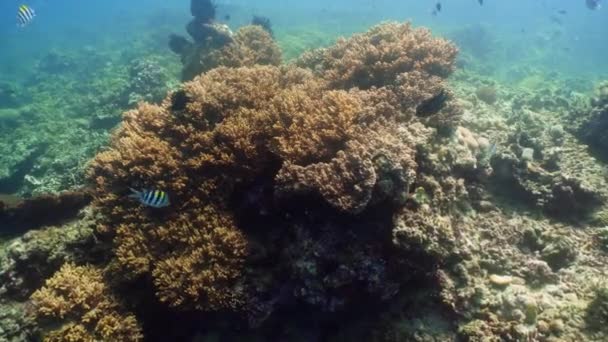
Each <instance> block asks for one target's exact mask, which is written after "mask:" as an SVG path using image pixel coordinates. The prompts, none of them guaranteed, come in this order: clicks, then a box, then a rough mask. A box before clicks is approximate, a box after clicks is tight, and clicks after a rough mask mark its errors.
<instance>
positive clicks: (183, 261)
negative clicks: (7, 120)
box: [89, 24, 460, 326]
mask: <svg viewBox="0 0 608 342" xmlns="http://www.w3.org/2000/svg"><path fill="white" fill-rule="evenodd" d="M242 30H243V31H242V32H243V35H244V37H246V36H247V34H248V33H247V32H253V34H254V35H257V34H258V33H256V31H258V32H263V31H261V30H262V29H261V28H259V27H246V28H244V29H242ZM240 39H241V38H239V37H238V34H237V38H235V41H236V42H238V41H239V40H240ZM244 39H245V40H248V39H247V38H244ZM265 44H266V45H270V46H272V42H271V41H267V42H266V43H265ZM403 44H405V46H406V47H407V48H405V49H404V48H403ZM377 46H379V47H381V48H380V49H378V48H377ZM385 47H386V49H389V50H390V53H389V52H387V53H386V54H384V52H382V53H380V54H379V55H378V56H377V58H378V60H379V61H385V62H386V63H384V64H383V65H386V67H385V68H384V69H382V70H380V69H378V70H374V75H373V76H372V78H371V79H359V78H357V77H356V76H355V75H358V74H359V73H360V71H353V70H350V69H348V68H346V65H349V64H350V63H355V64H361V62H360V61H359V62H357V59H359V60H362V58H364V57H363V55H364V54H365V53H366V52H365V51H367V50H375V49H376V51H385ZM229 48H230V45H228V49H229ZM257 50H259V49H257ZM334 50H335V51H340V54H342V55H344V56H345V57H343V58H340V57H339V56H338V54H334V53H332V51H334ZM455 53H456V49H455V48H454V47H453V46H451V45H449V44H448V43H446V42H444V41H443V40H440V39H436V38H432V37H431V36H430V34H429V33H428V31H426V30H419V29H413V28H411V26H410V25H409V24H385V25H380V26H378V27H374V28H373V29H372V30H371V31H370V32H369V33H367V34H363V35H358V36H355V37H353V38H350V39H348V40H343V41H341V42H340V43H338V45H337V46H336V47H333V48H329V49H328V50H327V51H325V52H317V53H313V54H315V55H316V56H317V57H316V58H317V59H316V60H317V61H318V63H319V65H322V66H316V67H315V66H314V65H310V67H313V70H312V71H311V70H309V69H308V68H302V67H296V66H282V67H276V66H260V65H256V66H249V67H239V65H238V64H235V65H230V63H222V64H228V65H230V66H232V67H231V68H228V67H217V68H214V69H212V70H210V71H208V72H206V73H204V74H202V75H200V76H198V77H196V78H195V79H194V80H193V81H191V82H187V83H185V84H184V85H183V86H182V87H181V89H180V90H178V91H176V92H174V93H172V94H171V95H170V96H169V97H168V98H167V99H166V100H165V101H164V102H163V103H162V104H161V105H150V104H145V103H143V104H140V105H139V106H138V108H137V109H135V110H132V111H130V112H127V113H126V114H125V115H124V122H123V124H122V126H121V127H120V128H119V129H118V130H117V131H116V132H115V135H114V137H113V139H112V143H111V147H110V148H109V149H108V150H107V151H104V152H102V153H100V154H98V156H97V157H96V158H95V159H94V160H93V162H92V164H91V169H90V172H89V179H90V180H91V181H92V182H93V184H94V186H95V191H94V192H95V194H96V199H95V202H94V206H95V208H96V210H98V211H99V213H100V214H101V215H102V218H101V220H100V222H99V223H100V225H99V227H98V232H99V233H100V234H101V238H102V239H104V241H111V242H112V244H113V245H114V246H115V247H114V250H115V256H114V258H113V261H112V267H115V269H117V270H119V272H113V274H115V277H117V278H120V281H123V282H132V281H142V280H144V281H145V280H147V279H150V280H151V282H152V284H150V283H147V284H145V283H144V284H145V285H143V286H145V287H148V288H151V287H153V289H154V290H153V291H154V292H155V294H156V297H157V298H158V299H159V300H160V302H161V303H164V304H165V305H166V306H167V307H172V308H175V309H181V310H192V309H195V310H200V311H205V312H209V311H222V310H228V311H233V312H240V313H242V314H243V315H244V316H246V317H247V320H248V321H249V322H250V324H251V325H253V326H257V325H259V324H262V323H263V322H264V321H265V320H267V319H268V317H270V316H271V315H272V312H273V311H275V310H277V308H278V307H280V306H281V304H282V303H284V302H286V301H287V302H289V301H290V300H291V301H293V300H300V301H302V302H303V303H306V304H307V305H309V306H311V307H314V308H316V310H321V311H323V312H340V311H342V310H345V309H346V308H348V307H352V306H353V305H356V304H357V303H359V302H360V301H361V300H363V298H367V299H366V300H370V301H378V300H386V299H388V298H390V297H392V296H394V295H395V293H397V292H398V289H399V285H398V284H399V280H400V278H403V277H405V276H402V275H398V273H395V270H394V268H395V267H396V266H395V265H393V263H394V262H395V261H394V260H393V257H392V256H391V250H392V247H391V248H383V246H386V245H388V246H391V245H392V243H391V239H392V235H393V233H392V229H391V226H392V223H391V216H392V214H391V213H392V212H393V211H395V209H394V208H398V207H402V206H403V205H404V204H405V203H406V202H407V201H408V198H409V191H410V188H411V187H412V185H413V184H414V183H415V182H416V181H417V176H416V174H417V170H418V164H417V162H416V153H417V147H418V146H422V145H425V144H427V143H428V142H429V141H430V140H431V139H433V137H435V136H438V134H437V129H435V128H434V127H435V126H437V127H443V128H445V127H452V126H453V125H454V124H455V123H456V122H458V117H459V115H460V110H459V108H458V106H457V105H456V103H455V102H454V100H453V99H452V97H451V95H450V93H449V90H448V89H447V86H446V84H445V82H444V78H445V77H447V76H448V75H449V73H450V71H451V70H452V64H453V61H454V57H455ZM346 56H348V57H346ZM351 57H352V58H354V60H352V61H350V60H347V59H348V58H351ZM323 59H326V60H325V61H323ZM254 64H255V63H254ZM302 66H304V65H303V64H302ZM323 68H325V70H324V69H323ZM361 68H364V67H361ZM362 70H363V69H362ZM326 74H331V75H333V76H332V77H334V76H335V77H336V79H335V80H334V79H332V78H330V77H328V76H327V75H326ZM336 80H343V81H342V82H340V83H337V82H336ZM370 82H371V83H373V87H370V86H371V84H370ZM436 98H441V99H440V100H435V99H436ZM420 108H427V109H426V110H421V109H420ZM421 111H423V113H422V114H421ZM429 183H430V181H429ZM447 183H450V181H448V182H447ZM447 183H446V184H441V185H438V186H439V187H441V186H444V185H445V186H446V189H447V188H448V187H452V188H453V187H458V185H456V184H451V185H450V184H447ZM128 187H153V188H159V189H163V190H164V191H167V193H169V194H170V196H171V203H172V204H171V207H169V208H165V209H161V210H153V209H152V208H146V207H142V206H141V205H140V204H139V203H137V202H135V201H132V200H129V199H128V198H127V196H128V192H129V191H128ZM429 187H430V185H429ZM436 191H438V192H439V191H440V190H439V189H437V190H436ZM446 191H447V190H446ZM451 191H456V190H451ZM434 195H435V194H434ZM435 196H439V195H435ZM319 199H321V201H319ZM437 201H439V199H437ZM446 201H448V200H447V199H446ZM297 203H301V204H300V205H298V204H297ZM293 205H295V207H293V208H292V206H293ZM381 205H384V206H386V207H387V209H386V210H387V212H386V213H384V214H383V217H384V219H383V220H384V221H383V220H380V222H377V221H378V217H377V214H374V210H373V209H372V208H377V206H381ZM390 208H393V209H390ZM285 213H289V214H288V215H286V214H285ZM351 215H355V216H351ZM356 215H360V216H359V218H358V219H354V218H353V217H357V216H356ZM409 215H410V214H409V213H404V215H403V218H402V219H404V220H405V217H407V216H409ZM412 215H413V214H412ZM423 216H424V214H421V217H420V220H425V219H424V218H423ZM440 221H441V220H440ZM417 224H418V223H417V221H414V222H413V225H412V226H410V230H409V233H410V234H409V235H408V238H409V240H411V241H410V243H413V241H414V240H416V239H417V238H416V236H420V235H427V234H430V233H429V232H430V231H433V230H435V228H434V224H435V223H434V221H429V222H428V226H427V227H426V228H424V229H423V231H417V229H420V228H418V226H416V225H417ZM258 225H261V226H267V227H266V228H263V229H260V228H256V227H257V226H258ZM372 227H376V228H372ZM364 228H365V229H364ZM366 229H371V231H374V230H375V231H376V232H377V233H374V234H380V232H382V233H381V234H384V236H385V237H384V238H379V239H377V240H376V241H375V242H370V240H369V239H367V238H366V236H367V234H371V231H370V232H369V233H365V232H364V230H366ZM425 229H426V230H428V231H429V232H427V231H426V230H425ZM444 230H445V232H438V234H437V236H436V237H435V236H433V237H429V240H430V241H429V243H428V246H427V245H424V246H423V248H422V250H421V251H420V252H419V253H420V254H421V255H431V257H432V258H433V259H434V260H436V261H435V262H441V260H443V258H445V257H446V256H447V255H448V254H450V251H451V248H450V247H449V246H445V247H441V246H438V245H441V244H443V242H444V240H453V236H452V233H451V226H450V225H449V223H448V225H447V226H446V227H445V229H444ZM348 231H350V232H351V233H346V232H348ZM290 232H291V233H290ZM444 234H446V235H445V236H444ZM397 235H399V236H401V233H398V234H397ZM269 239H272V240H274V239H279V241H280V242H276V243H270V242H269V241H268V240H269ZM400 240H401V241H405V240H406V239H405V238H400ZM408 246H409V245H407V244H406V243H405V242H403V243H402V244H401V246H400V247H399V249H401V250H403V251H404V252H403V253H406V254H407V253H413V252H411V251H409V252H408V250H410V249H411V250H414V249H415V248H414V247H411V248H410V247H408ZM441 248H445V249H446V251H440V250H441ZM435 250H438V251H435ZM398 254H401V252H399V253H398ZM277 255H280V256H283V257H282V258H281V260H283V261H282V262H280V263H279V265H277V266H275V267H272V268H270V269H268V267H267V266H264V265H269V262H270V260H271V259H269V258H273V256H277ZM421 258H423V257H422V256H421ZM270 263H271V264H272V262H270ZM409 267H412V266H409ZM419 272H421V275H420V276H421V277H423V274H424V273H425V271H423V270H419ZM285 275H288V277H289V279H284V278H285ZM272 279H274V281H272ZM280 284H283V285H280ZM277 287H279V288H282V289H283V290H277ZM277 291H278V292H279V293H282V294H277ZM353 293H355V294H357V293H360V294H361V298H359V296H357V295H354V296H353ZM289 298H292V299H289Z"/></svg>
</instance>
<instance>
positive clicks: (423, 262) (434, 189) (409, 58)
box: [0, 1, 608, 342]
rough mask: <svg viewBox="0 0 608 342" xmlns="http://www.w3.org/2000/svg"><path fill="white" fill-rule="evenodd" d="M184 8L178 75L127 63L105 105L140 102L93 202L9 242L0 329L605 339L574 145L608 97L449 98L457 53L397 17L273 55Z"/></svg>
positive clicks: (600, 168)
mask: <svg viewBox="0 0 608 342" xmlns="http://www.w3.org/2000/svg"><path fill="white" fill-rule="evenodd" d="M191 10H192V15H193V17H194V18H193V20H192V22H191V23H190V24H189V25H188V27H187V31H188V32H189V34H190V35H191V37H192V40H193V41H192V42H191V41H189V40H188V39H186V38H183V37H178V36H174V37H173V38H172V40H171V43H170V44H171V47H172V49H173V50H174V51H175V52H178V53H179V54H180V55H181V56H182V57H183V58H184V57H187V58H189V57H194V58H193V59H192V60H193V61H194V62H193V64H191V65H192V68H191V70H186V69H187V68H188V63H189V62H188V61H186V63H185V65H186V69H184V70H183V71H184V72H185V73H188V75H187V78H194V79H193V80H191V81H188V82H185V83H184V84H182V85H181V86H179V87H177V88H176V89H175V90H174V91H171V92H170V93H169V94H168V96H167V97H166V98H165V99H164V100H163V101H159V99H158V97H157V96H158V94H159V93H160V87H162V83H163V82H159V83H154V82H155V81H156V79H158V78H162V77H163V75H165V74H164V72H161V71H160V69H159V68H157V67H158V66H159V65H161V64H159V63H153V61H147V60H145V59H143V60H139V61H137V62H134V63H133V64H132V65H131V67H129V66H125V67H124V68H123V70H124V71H125V74H126V75H127V74H128V71H129V70H131V71H133V73H132V75H130V76H128V77H125V78H124V79H122V81H121V82H122V83H121V86H120V87H115V88H114V89H113V90H111V91H108V92H106V93H103V94H102V96H101V97H102V98H105V97H106V95H107V97H108V98H111V97H112V96H114V95H120V96H123V95H125V94H127V93H126V92H123V91H119V90H124V89H130V88H131V86H133V89H139V90H134V91H133V93H136V94H139V95H142V96H141V97H140V96H134V97H133V98H137V102H138V104H137V107H136V108H135V109H132V110H130V111H128V112H126V113H125V114H124V115H123V122H122V124H121V125H120V127H118V129H117V130H115V131H114V133H113V135H112V137H111V140H110V145H109V146H108V148H106V149H104V150H102V151H101V152H100V153H98V154H97V156H96V157H95V159H94V160H93V161H92V162H91V163H90V168H89V171H88V173H87V179H88V181H89V182H90V183H91V185H92V187H93V189H92V193H93V195H94V196H95V198H94V201H93V205H92V206H91V207H90V208H88V209H87V210H85V211H84V212H83V216H81V217H79V220H78V221H77V222H71V223H68V224H66V225H64V226H62V227H42V228H41V229H40V230H36V231H32V232H29V233H27V234H26V235H25V236H24V237H23V238H21V239H17V240H14V241H12V242H10V243H8V244H7V247H6V248H4V251H5V253H4V254H3V256H2V257H1V258H0V260H1V262H0V270H1V271H0V284H1V287H0V289H1V290H0V302H1V304H0V311H1V310H4V309H3V308H6V310H7V312H8V314H4V313H3V314H0V327H2V328H3V329H4V330H5V331H0V339H2V338H5V337H6V338H7V339H8V338H22V339H25V338H30V336H34V335H36V334H38V333H40V334H43V335H44V336H45V338H46V339H48V340H66V339H73V340H78V339H84V340H141V339H143V338H144V335H145V337H146V338H152V339H155V340H167V341H173V340H200V339H209V340H227V341H234V340H256V341H257V340H259V341H277V340H311V341H321V340H328V341H331V340H337V341H351V340H362V341H403V340H407V341H433V340H435V341H458V340H463V341H558V340H564V341H593V342H595V341H597V342H599V341H605V340H606V336H608V332H606V331H605V329H604V328H603V326H602V325H601V324H602V322H604V321H605V320H606V315H605V312H606V310H605V308H606V305H605V303H606V291H605V284H603V283H602V284H599V285H598V284H597V280H598V279H605V277H606V274H605V273H606V271H605V270H606V265H607V264H608V253H606V249H607V248H608V247H607V243H606V241H608V238H607V236H608V234H607V233H606V228H605V226H606V222H607V221H606V219H605V217H606V212H608V207H607V199H608V187H607V186H606V185H607V183H608V180H607V179H606V177H605V175H606V174H605V169H604V168H605V165H602V164H601V162H598V160H597V159H595V158H594V155H596V154H597V152H596V151H594V150H593V149H588V148H587V147H586V146H585V145H584V144H582V142H581V141H585V140H581V139H580V136H578V137H577V135H578V132H579V131H578V130H579V128H580V127H581V126H580V125H583V124H585V123H586V122H587V120H589V118H595V116H593V115H588V114H589V113H597V112H596V110H597V108H600V107H602V106H603V104H604V103H605V101H603V100H601V99H602V98H605V96H604V95H602V94H604V93H605V89H604V88H602V87H600V90H598V93H597V94H596V99H594V100H593V101H592V102H591V103H584V102H587V101H586V99H585V98H584V97H583V96H579V95H576V94H573V93H572V92H570V91H569V89H572V87H571V86H565V85H564V86H562V85H560V84H558V83H557V81H556V83H555V84H549V85H547V86H546V87H544V86H543V85H542V82H536V81H534V82H533V83H534V85H535V88H534V89H514V88H510V87H507V86H504V85H502V84H500V83H499V82H498V81H496V80H488V79H485V78H482V77H479V76H478V75H475V74H474V71H473V72H471V71H468V70H467V71H466V72H458V73H457V74H456V77H454V78H452V79H450V83H449V87H448V83H447V78H448V76H450V75H451V74H452V71H453V70H454V67H455V65H456V61H455V58H456V48H455V47H454V46H453V45H452V44H451V43H449V42H447V41H445V40H443V39H439V38H435V37H432V36H431V35H430V33H429V32H428V31H427V30H424V29H415V28H413V27H412V26H411V25H410V24H397V23H387V24H382V25H379V26H376V27H373V28H372V29H371V30H370V31H368V32H366V33H362V34H357V35H355V36H353V37H352V38H343V39H340V40H339V41H338V42H337V43H336V44H335V45H332V46H329V47H327V48H324V49H319V50H314V51H311V52H308V53H306V54H304V56H302V57H300V58H299V59H298V60H296V61H295V63H293V64H291V65H280V53H279V52H278V49H277V48H276V44H275V42H274V41H273V40H272V37H271V35H270V34H268V33H267V32H265V31H264V30H263V28H261V27H260V26H246V27H244V28H241V29H240V30H239V31H238V32H236V33H235V34H232V33H230V32H229V31H228V30H227V27H225V26H221V25H220V24H218V23H216V22H214V20H213V18H214V16H215V8H214V7H213V5H212V4H211V2H209V1H193V2H192V7H191ZM280 35H281V33H280V32H277V36H279V37H280ZM50 62H53V61H52V60H49V68H48V69H49V72H52V70H54V69H60V68H61V63H60V62H61V61H60V59H59V60H56V61H55V62H57V63H58V64H59V65H57V66H53V63H50ZM66 63H67V64H68V65H74V63H73V61H71V60H67V61H66ZM261 64H266V65H261ZM57 75H59V74H57ZM140 76H141V77H140ZM129 79H130V80H131V81H130V80H129ZM530 82H532V81H530ZM490 84H491V86H488V85H490ZM148 85H153V87H152V88H147V86H148ZM490 88H491V89H490ZM140 90H141V91H140ZM113 94H114V95H113ZM128 94H131V92H129V93H128ZM148 95H152V96H148ZM126 97H128V96H126ZM140 100H150V101H153V102H156V103H155V104H150V103H147V102H140ZM100 101H101V102H106V101H105V100H103V99H101V100H100ZM101 107H102V108H103V109H102V110H101V111H102V112H104V111H106V109H107V108H108V107H104V106H101ZM592 108H593V109H592ZM116 109H117V108H113V109H112V110H108V113H110V112H113V111H115V110H116ZM574 113H585V115H583V116H581V117H580V118H574V116H575V114H574ZM101 114H103V113H101ZM589 122H590V121H589ZM594 122H596V121H594ZM596 123H597V122H596ZM100 127H101V126H100ZM30 146H31V145H30ZM55 148H57V147H56V146H55V147H51V151H54V150H53V149H55ZM26 159H27V158H26ZM35 159H36V160H38V158H35ZM16 163H18V162H16ZM33 164H35V163H33ZM36 169H37V168H36V167H34V166H30V167H24V168H23V170H25V171H23V172H21V173H19V179H23V182H31V183H36V182H37V174H36V173H35V172H34V171H35V170H36ZM7 174H8V173H7ZM9 177H10V176H9ZM15 179H17V178H15ZM26 179H27V180H26ZM5 184H8V182H5ZM129 188H135V189H159V190H163V191H166V192H167V194H168V195H169V197H170V202H171V205H170V206H168V207H165V208H153V207H147V206H145V205H142V204H141V203H139V202H138V201H136V200H133V199H132V198H129V194H130V190H129ZM0 197H1V198H6V199H11V197H9V196H0ZM7 203H8V201H7ZM13 206H14V204H11V208H8V206H5V208H8V209H5V210H14V208H12V207H13ZM546 215H549V216H550V217H551V220H549V219H548V218H546ZM77 265H78V266H77ZM82 265H86V266H82ZM55 272H57V273H55ZM54 273H55V275H54V276H52V274H54ZM49 277H50V279H48V280H47V283H46V286H44V284H43V283H44V279H47V278H49ZM41 287H42V288H41ZM36 288H41V289H39V290H38V291H37V292H35V293H34V294H33V295H32V293H33V292H34V290H35V289H36ZM30 296H31V301H30V302H28V303H27V304H23V303H22V301H23V300H24V299H26V298H28V297H30ZM28 307H30V308H31V310H32V311H33V313H34V314H35V318H36V320H37V321H36V324H34V322H32V321H31V320H29V318H28V317H27V316H26V315H25V311H27V310H26V309H27V308H28ZM30 318H31V317H30ZM598 322H599V324H598ZM118 323H122V324H118ZM161 323H162V324H161ZM5 325H6V327H7V328H4V326H5ZM167 327H170V328H167ZM40 329H42V331H38V330H40ZM15 336H16V337H15Z"/></svg>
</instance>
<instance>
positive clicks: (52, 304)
mask: <svg viewBox="0 0 608 342" xmlns="http://www.w3.org/2000/svg"><path fill="white" fill-rule="evenodd" d="M31 301H32V305H33V308H34V314H35V315H36V317H37V319H38V320H40V321H51V322H54V323H59V324H61V323H64V324H63V325H62V326H60V328H58V329H55V330H53V331H51V332H50V333H48V335H47V336H45V340H47V341H95V340H103V341H140V340H142V339H143V336H142V333H141V328H140V326H139V324H138V322H137V320H136V318H135V316H133V315H132V314H130V313H128V312H127V311H126V310H125V309H124V307H123V306H122V305H121V304H120V303H119V302H118V301H117V299H116V298H115V297H114V295H113V294H112V293H111V291H110V289H109V288H108V286H107V284H106V283H105V282H104V279H103V275H102V273H101V270H99V269H96V268H93V267H90V266H75V265H73V264H65V265H64V266H63V267H62V268H61V269H60V270H59V271H58V272H57V273H55V275H54V276H53V277H51V278H50V279H48V280H47V281H46V286H45V287H43V288H42V289H40V290H38V291H36V292H34V294H33V295H32V297H31Z"/></svg>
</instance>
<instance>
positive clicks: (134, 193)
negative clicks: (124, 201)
mask: <svg viewBox="0 0 608 342" xmlns="http://www.w3.org/2000/svg"><path fill="white" fill-rule="evenodd" d="M129 190H131V194H130V195H129V197H130V198H139V197H140V196H141V191H139V190H135V189H133V188H129Z"/></svg>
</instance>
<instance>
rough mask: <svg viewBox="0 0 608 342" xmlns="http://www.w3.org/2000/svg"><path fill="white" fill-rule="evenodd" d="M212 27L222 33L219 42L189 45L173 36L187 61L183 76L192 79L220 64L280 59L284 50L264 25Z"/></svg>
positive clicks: (269, 62)
mask: <svg viewBox="0 0 608 342" xmlns="http://www.w3.org/2000/svg"><path fill="white" fill-rule="evenodd" d="M206 26H209V24H206ZM210 27H211V28H213V32H215V33H214V34H215V35H216V36H220V37H221V41H220V42H215V43H213V44H208V43H205V44H198V45H188V44H187V43H186V42H184V41H183V40H182V39H180V38H179V37H177V36H176V37H175V38H173V39H172V41H171V45H172V46H173V49H174V50H175V51H176V52H178V53H180V55H181V57H182V63H183V64H184V69H183V71H182V79H184V80H191V79H193V78H194V77H195V76H197V75H199V74H201V73H203V72H205V71H208V70H211V69H213V68H216V67H218V66H228V67H242V66H253V65H279V64H280V63H281V50H280V49H279V47H278V45H277V43H276V42H275V41H274V39H273V38H272V36H271V34H270V33H268V32H267V31H265V30H264V29H263V28H262V27H260V26H258V25H250V26H244V27H241V28H240V29H239V30H238V31H236V33H235V34H233V33H232V32H231V31H230V30H229V29H228V28H227V27H223V26H221V25H219V24H213V26H210ZM211 28H210V29H209V30H211ZM218 39H219V38H218ZM218 39H216V40H218Z"/></svg>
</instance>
